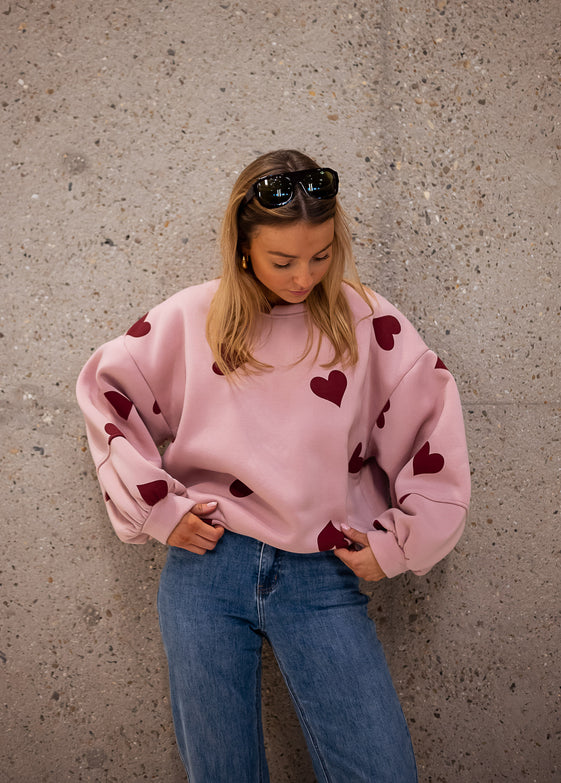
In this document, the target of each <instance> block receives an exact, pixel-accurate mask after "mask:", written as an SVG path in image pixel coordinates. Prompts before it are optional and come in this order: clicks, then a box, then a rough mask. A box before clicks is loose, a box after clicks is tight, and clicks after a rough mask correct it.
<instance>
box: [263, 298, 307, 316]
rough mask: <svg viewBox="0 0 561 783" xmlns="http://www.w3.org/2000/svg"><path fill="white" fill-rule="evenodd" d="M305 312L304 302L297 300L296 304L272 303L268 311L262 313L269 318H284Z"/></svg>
mask: <svg viewBox="0 0 561 783" xmlns="http://www.w3.org/2000/svg"><path fill="white" fill-rule="evenodd" d="M305 312H306V302H305V301H304V302H298V303H297V304H285V305H280V304H278V305H273V306H272V308H271V310H270V312H268V313H263V315H265V316H267V317H271V318H279V317H280V318H285V317H286V316H291V315H302V313H305Z"/></svg>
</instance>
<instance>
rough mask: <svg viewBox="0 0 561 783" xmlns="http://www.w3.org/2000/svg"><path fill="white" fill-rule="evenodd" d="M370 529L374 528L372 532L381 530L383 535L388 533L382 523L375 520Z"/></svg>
mask: <svg viewBox="0 0 561 783" xmlns="http://www.w3.org/2000/svg"><path fill="white" fill-rule="evenodd" d="M372 527H373V528H374V530H382V531H383V532H384V533H387V532H388V531H387V530H386V528H385V527H384V526H383V525H382V523H381V522H378V520H377V519H375V520H374V522H373V523H372Z"/></svg>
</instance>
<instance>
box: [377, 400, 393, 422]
mask: <svg viewBox="0 0 561 783" xmlns="http://www.w3.org/2000/svg"><path fill="white" fill-rule="evenodd" d="M389 409H390V401H389V400H388V401H387V402H386V404H385V405H384V407H383V408H382V412H381V413H380V415H379V416H378V418H377V419H376V426H377V427H379V428H380V429H382V427H383V426H384V424H385V423H386V417H385V416H384V413H387V412H388V411H389Z"/></svg>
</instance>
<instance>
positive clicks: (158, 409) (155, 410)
mask: <svg viewBox="0 0 561 783" xmlns="http://www.w3.org/2000/svg"><path fill="white" fill-rule="evenodd" d="M152 411H153V413H155V414H156V416H157V415H158V414H159V413H161V412H162V411H161V410H160V406H159V405H158V403H157V401H156V400H154V405H153V406H152Z"/></svg>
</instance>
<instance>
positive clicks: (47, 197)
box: [0, 0, 561, 783]
mask: <svg viewBox="0 0 561 783" xmlns="http://www.w3.org/2000/svg"><path fill="white" fill-rule="evenodd" d="M560 28H561V6H560V4H559V1H558V0H541V1H540V0H534V1H533V0H469V2H467V1H466V2H458V1H456V0H448V1H447V0H357V2H352V1H351V0H338V1H335V0H308V2H307V3H300V2H296V1H295V0H287V2H281V0H279V2H277V3H272V2H259V0H185V1H184V2H182V1H181V0H162V2H158V1H157V0H134V1H133V0H121V2H118V3H116V2H110V1H109V0H96V2H95V3H94V2H89V1H88V0H76V1H75V2H74V1H72V0H17V1H16V0H3V2H2V4H1V8H0V37H1V52H2V55H1V64H2V68H1V77H0V83H1V89H2V96H1V101H2V106H1V109H2V110H1V114H0V117H1V126H0V149H1V153H2V154H1V160H0V178H1V180H0V187H1V193H2V210H1V218H0V221H1V249H0V264H1V267H2V285H3V288H2V307H1V310H0V333H1V335H0V345H1V347H2V372H3V383H2V390H1V397H0V400H1V405H2V428H3V429H2V444H3V449H2V456H1V464H2V499H3V503H2V520H3V524H2V545H3V553H2V566H1V568H2V572H3V574H2V598H3V605H2V610H3V614H2V641H1V645H0V648H1V651H2V652H1V660H0V665H1V667H2V669H3V671H4V678H3V680H2V686H1V687H2V703H3V705H5V706H4V708H3V714H2V721H1V727H2V728H1V731H2V740H1V741H0V757H1V758H0V780H2V781H4V780H5V781H10V783H35V782H39V781H45V782H46V783H60V781H89V782H93V781H95V782H96V783H97V782H98V781H99V783H108V782H109V781H117V782H118V783H125V781H126V783H129V782H130V781H141V780H157V781H162V783H175V782H176V781H177V782H178V781H182V780H184V779H185V777H184V774H183V772H182V769H181V767H180V764H179V761H178V758H177V754H176V750H175V746H174V739H173V729H172V723H171V717H170V710H169V702H168V696H167V684H166V666H165V659H164V654H163V651H162V647H161V644H160V639H159V632H158V627H157V616H156V609H155V594H156V590H157V582H158V574H159V571H160V568H161V566H162V562H163V558H164V554H165V552H164V548H163V547H162V546H161V545H157V544H154V545H146V546H143V547H133V546H126V545H123V544H121V543H120V542H119V541H118V540H117V538H116V537H115V536H114V534H113V533H112V530H111V529H110V526H109V523H108V521H107V519H106V516H105V511H104V507H103V502H102V499H101V496H100V493H99V490H98V487H97V484H96V481H95V476H94V471H93V466H92V462H91V459H90V456H89V454H88V452H87V449H86V441H85V437H84V428H83V423H82V419H81V416H80V413H79V411H78V409H77V407H76V404H75V400H74V383H75V378H76V375H77V373H78V371H79V369H80V367H81V366H82V364H83V363H84V362H85V360H86V359H87V358H88V356H89V355H90V352H91V351H92V349H94V348H95V347H97V346H98V345H99V344H101V343H102V342H105V341H106V340H108V339H111V338H112V337H114V336H116V335H117V334H119V333H120V332H122V331H123V330H125V329H126V328H127V327H128V326H129V325H130V324H131V323H132V322H133V321H134V320H136V318H137V317H138V316H139V315H140V314H142V313H143V312H146V310H148V309H149V308H150V307H151V306H152V305H154V304H155V303H156V302H158V301H160V300H161V299H163V298H164V297H166V296H168V295H169V294H171V293H172V292H174V291H175V290H177V289H178V288H181V287H183V286H185V285H188V284H191V283H196V282H200V281H202V280H204V279H208V278H210V277H212V276H213V275H214V274H215V273H216V270H217V264H216V258H217V252H216V245H215V239H216V231H217V228H218V223H219V219H220V216H221V213H222V210H223V208H224V206H225V203H226V200H227V196H228V193H229V190H230V187H231V185H232V182H233V179H234V177H235V175H236V173H237V172H238V171H239V170H240V169H241V168H242V167H243V166H244V165H245V164H247V163H248V162H249V161H250V160H251V159H252V158H253V157H254V156H255V155H256V154H258V153H261V152H263V151H266V150H269V149H272V148H277V147H281V146H282V147H286V146H294V147H299V148H301V149H303V150H305V151H307V152H308V153H310V154H312V155H313V156H315V157H317V158H318V159H319V160H320V161H322V162H324V163H325V164H327V165H331V166H333V167H334V168H337V169H338V170H339V171H340V172H341V175H342V193H341V195H342V199H343V202H344V205H345V206H346V208H347V210H348V212H349V215H350V218H351V221H352V225H353V229H354V234H355V245H356V254H357V258H358V262H359V265H360V269H361V274H362V276H363V279H364V280H365V282H367V283H369V284H370V285H373V286H374V287H375V288H377V289H378V290H379V291H381V292H382V293H384V294H385V295H386V296H387V297H388V298H389V299H391V300H392V301H394V302H395V303H396V304H397V305H398V306H399V307H400V308H401V309H402V310H403V311H404V312H405V313H406V314H408V315H409V317H410V318H411V320H412V321H413V322H414V324H415V325H416V326H417V327H418V329H419V330H420V331H421V333H422V334H423V335H424V337H425V339H426V340H427V341H428V342H429V344H430V345H431V346H432V347H433V348H435V350H437V351H438V353H439V354H440V355H441V356H442V358H443V359H444V361H445V362H446V364H447V365H448V366H449V367H450V369H452V371H453V372H454V374H455V375H456V377H457V379H458V382H459V386H460V391H461V394H462V398H463V402H464V406H465V415H466V423H467V430H468V436H469V442H470V448H471V457H472V460H473V488H474V495H473V510H472V513H471V517H470V520H469V522H468V526H467V530H466V534H465V536H464V538H463V539H462V541H461V542H460V544H459V546H458V548H457V550H456V551H455V552H454V553H453V554H452V555H451V556H449V557H448V558H447V559H446V560H445V561H444V562H443V563H442V564H440V565H439V566H437V567H436V568H435V569H433V571H432V572H431V573H429V574H428V575H427V576H426V577H422V578H416V577H410V576H402V577H399V578H397V579H394V580H392V581H391V582H387V583H382V584H378V585H374V586H368V587H367V590H368V592H369V593H370V594H371V595H372V602H371V607H372V616H373V617H374V618H375V619H376V620H377V623H378V628H379V632H380V635H381V637H382V639H383V641H384V643H385V647H386V650H387V655H388V659H389V662H390V666H391V669H392V672H393V674H394V677H395V682H396V685H397V688H398V690H399V693H400V695H401V698H402V700H403V705H404V709H405V711H406V714H407V716H408V719H409V721H410V725H411V730H412V735H413V740H414V744H415V748H416V753H417V757H418V763H419V770H420V780H421V783H429V782H432V783H436V782H437V781H438V782H440V783H473V782H474V781H478V783H487V781H503V780H508V781H514V782H515V783H516V782H518V781H526V780H528V781H534V782H535V783H545V782H546V781H558V780H560V779H561V745H560V728H561V727H560V713H561V707H560V703H559V685H560V677H559V654H558V650H559V646H560V641H561V639H560V632H559V624H560V623H559V607H560V593H561V590H560V581H559V555H560V552H561V535H560V532H559V530H560V520H559V516H558V510H559V468H560V448H559V434H560V428H559V411H560V407H561V403H560V398H559V338H560V331H561V330H560V290H559V289H560V282H559V244H560V239H561V236H560V215H559V205H560V196H561V188H560V181H561V166H560V162H559V156H560V154H561V152H560V151H561V128H560V118H561V112H560V106H561V79H560V74H561V46H560V40H561V29H560ZM264 699H265V715H266V724H267V744H268V750H269V758H270V766H271V772H272V778H273V781H275V783H289V781H292V782H294V783H309V782H310V781H312V780H313V774H312V771H311V766H310V763H309V761H308V759H307V756H306V752H305V748H304V744H303V740H302V738H301V736H300V733H299V729H298V726H297V723H296V719H295V717H294V715H293V712H292V709H291V706H290V703H289V699H288V696H287V694H286V691H285V690H284V686H283V685H282V682H281V680H280V676H279V674H278V672H277V670H276V668H275V665H274V662H273V660H272V656H271V655H270V653H267V654H266V666H265V694H264ZM357 753H360V748H357ZM236 783H238V782H236Z"/></svg>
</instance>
